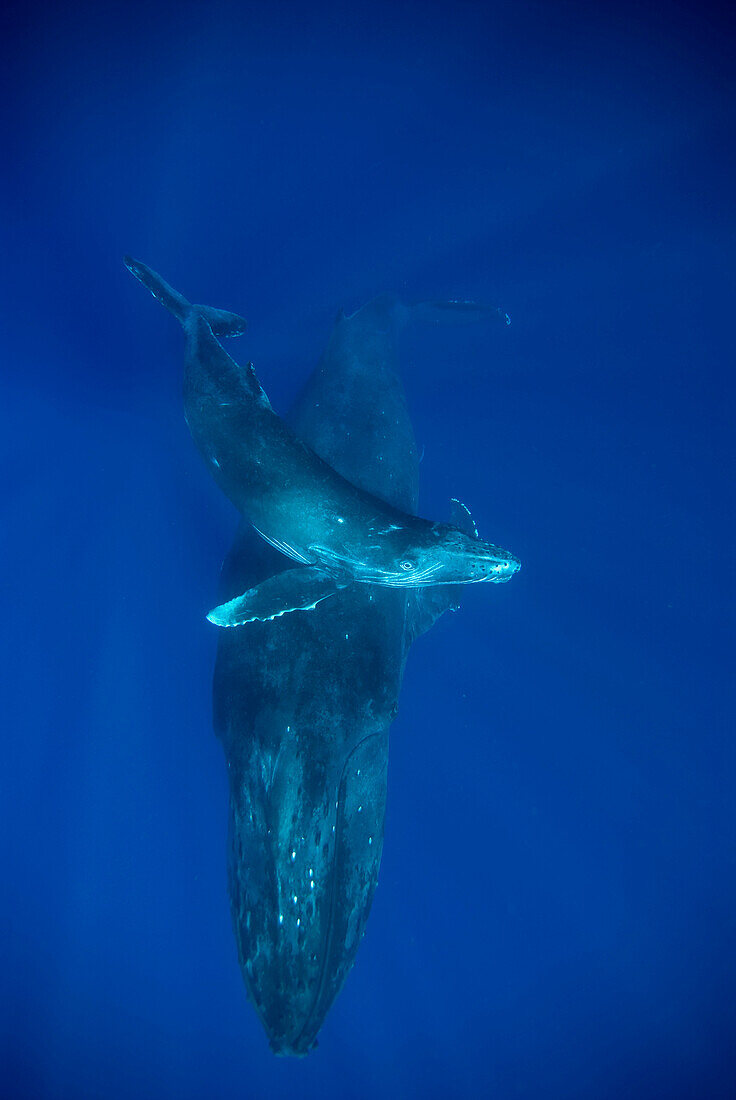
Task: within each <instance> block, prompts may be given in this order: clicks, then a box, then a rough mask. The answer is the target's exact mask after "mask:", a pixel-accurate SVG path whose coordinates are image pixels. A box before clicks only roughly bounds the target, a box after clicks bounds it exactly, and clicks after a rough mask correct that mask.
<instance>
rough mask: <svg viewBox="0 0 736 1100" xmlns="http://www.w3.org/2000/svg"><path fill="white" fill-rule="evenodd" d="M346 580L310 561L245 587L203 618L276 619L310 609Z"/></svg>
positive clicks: (221, 622)
mask: <svg viewBox="0 0 736 1100" xmlns="http://www.w3.org/2000/svg"><path fill="white" fill-rule="evenodd" d="M350 583H351V580H350V578H348V577H340V576H335V575H333V574H331V573H326V572H325V571H324V570H323V569H317V568H315V567H314V566H311V565H307V566H304V567H303V568H299V569H285V570H284V572H283V573H276V575H275V576H273V577H269V578H268V580H267V581H263V583H262V584H259V585H256V587H255V588H249V589H248V591H247V592H244V593H243V595H242V596H236V598H235V599H234V600H229V601H228V603H223V604H220V606H219V607H216V608H215V609H214V610H213V611H210V613H209V615H208V616H207V618H208V619H209V621H210V622H211V623H214V624H215V626H242V625H243V624H244V623H251V622H253V621H254V620H259V621H261V622H265V621H266V620H267V619H276V618H278V617H279V616H280V615H286V614H287V612H289V611H311V610H312V608H314V607H316V606H317V604H318V603H321V601H322V600H326V599H327V598H328V596H334V594H335V593H336V592H338V591H339V590H340V589H341V588H346V587H347V586H348V584H350Z"/></svg>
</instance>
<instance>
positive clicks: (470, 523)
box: [450, 497, 479, 539]
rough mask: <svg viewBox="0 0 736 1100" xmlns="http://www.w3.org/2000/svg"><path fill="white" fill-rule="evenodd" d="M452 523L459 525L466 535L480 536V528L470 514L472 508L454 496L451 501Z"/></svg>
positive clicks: (475, 537)
mask: <svg viewBox="0 0 736 1100" xmlns="http://www.w3.org/2000/svg"><path fill="white" fill-rule="evenodd" d="M450 523H452V524H453V526H455V527H459V528H460V530H461V531H464V532H465V534H466V535H470V537H471V538H473V539H477V538H478V537H479V536H478V528H477V527H476V526H475V520H474V519H473V517H472V516H471V514H470V509H469V508H467V507H466V506H465V505H464V504H463V502H462V501H461V500H458V499H457V497H453V498H452V500H451V501H450Z"/></svg>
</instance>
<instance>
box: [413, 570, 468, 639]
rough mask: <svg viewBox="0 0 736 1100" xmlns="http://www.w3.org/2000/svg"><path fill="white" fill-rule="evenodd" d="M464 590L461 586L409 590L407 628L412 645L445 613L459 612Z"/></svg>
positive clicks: (451, 585)
mask: <svg viewBox="0 0 736 1100" xmlns="http://www.w3.org/2000/svg"><path fill="white" fill-rule="evenodd" d="M462 590H463V586H462V585H461V584H438V585H431V586H429V587H427V588H411V589H409V594H408V602H407V608H406V628H407V632H408V635H409V643H410V644H411V643H412V642H413V641H415V640H416V639H417V638H418V637H419V636H420V635H421V634H424V633H426V631H427V630H429V628H430V627H432V626H434V624H435V623H436V622H437V620H438V619H439V617H440V615H444V613H445V611H457V609H458V608H459V606H460V597H461V594H462Z"/></svg>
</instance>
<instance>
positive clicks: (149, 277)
mask: <svg viewBox="0 0 736 1100" xmlns="http://www.w3.org/2000/svg"><path fill="white" fill-rule="evenodd" d="M123 262H124V263H125V266H126V267H127V269H128V271H130V273H131V274H132V275H135V277H136V279H138V280H139V282H141V283H143V285H144V287H146V289H147V290H150V292H151V294H152V295H153V296H154V298H155V299H156V300H157V301H159V302H160V303H161V305H162V306H165V307H166V309H168V311H169V313H173V314H174V316H175V317H176V319H177V321H180V322H181V324H182V325H185V324H186V323H187V321H189V320H190V319H191V318H192V317H193V316H198V317H204V319H205V321H206V322H207V324H208V325H209V326H210V328H211V329H212V332H213V333H214V335H215V336H241V335H242V333H244V332H245V330H246V328H247V322H246V321H245V320H244V319H243V318H242V317H239V316H238V314H237V313H228V311H227V310H225V309H213V308H212V306H199V305H193V304H192V303H191V302H190V301H188V300H187V299H186V298H185V297H184V295H183V294H180V293H179V291H178V290H174V288H173V287H172V286H169V284H168V283H167V282H166V281H165V280H164V279H162V278H161V276H160V275H159V274H158V273H157V272H156V271H154V270H153V268H150V267H148V266H147V265H146V264H142V263H141V262H140V260H133V259H131V257H130V256H125V257H124V261H123Z"/></svg>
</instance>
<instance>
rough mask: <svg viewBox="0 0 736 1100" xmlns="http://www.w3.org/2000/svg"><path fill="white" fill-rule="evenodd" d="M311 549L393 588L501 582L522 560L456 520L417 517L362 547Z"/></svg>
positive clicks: (325, 560)
mask: <svg viewBox="0 0 736 1100" xmlns="http://www.w3.org/2000/svg"><path fill="white" fill-rule="evenodd" d="M407 518H408V517H407ZM310 551H312V552H313V553H314V556H315V557H316V559H317V560H318V561H320V562H321V564H322V565H323V566H324V567H326V568H336V567H337V568H343V569H346V570H347V571H348V572H349V573H350V574H351V575H352V577H353V579H354V580H357V581H359V582H363V583H368V584H380V585H384V586H386V587H388V588H424V587H427V586H429V585H438V584H473V583H478V582H480V581H490V582H491V583H492V584H500V583H502V582H504V581H509V580H511V578H512V577H513V575H514V573H517V572H518V571H519V569H520V568H521V563H520V561H519V559H518V558H516V557H514V555H513V554H511V553H510V552H509V551H508V550H502V549H501V547H500V546H494V545H493V543H490V542H483V540H482V539H479V538H477V537H475V536H474V535H469V534H467V533H466V532H465V531H461V530H460V528H459V527H454V526H453V525H452V524H449V523H430V522H428V521H427V520H421V519H417V518H415V517H412V518H411V523H410V524H391V525H390V526H388V527H385V528H382V529H373V530H372V531H371V541H370V544H369V545H363V546H361V547H360V549H359V550H358V551H357V552H353V553H350V552H347V553H339V552H337V553H336V552H335V551H334V550H327V549H325V548H323V547H310Z"/></svg>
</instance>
